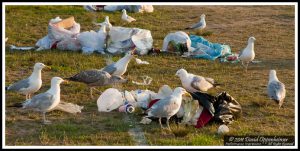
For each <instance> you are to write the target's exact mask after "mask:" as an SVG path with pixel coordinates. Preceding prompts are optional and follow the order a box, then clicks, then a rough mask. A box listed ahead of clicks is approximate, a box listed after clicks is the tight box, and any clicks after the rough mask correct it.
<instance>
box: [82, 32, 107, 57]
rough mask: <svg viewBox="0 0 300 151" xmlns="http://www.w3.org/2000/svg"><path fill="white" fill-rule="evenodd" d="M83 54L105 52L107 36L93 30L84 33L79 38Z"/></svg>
mask: <svg viewBox="0 0 300 151" xmlns="http://www.w3.org/2000/svg"><path fill="white" fill-rule="evenodd" d="M77 38H78V40H79V42H80V44H81V46H82V47H83V48H82V51H83V53H88V54H89V53H93V52H94V51H97V52H100V53H101V52H104V48H105V39H106V35H105V34H104V33H103V32H95V31H93V30H91V31H86V32H82V33H80V34H79V35H78V36H77Z"/></svg>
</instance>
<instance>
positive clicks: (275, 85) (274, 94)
mask: <svg viewBox="0 0 300 151" xmlns="http://www.w3.org/2000/svg"><path fill="white" fill-rule="evenodd" d="M267 89H268V95H269V97H270V98H271V99H272V100H274V101H276V102H277V103H278V104H279V108H280V107H281V106H282V103H283V101H284V98H285V94H286V90H285V85H284V84H283V83H282V82H280V81H279V80H278V78H277V76H276V71H275V70H270V75H269V83H268V87H267Z"/></svg>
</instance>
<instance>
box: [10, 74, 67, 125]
mask: <svg viewBox="0 0 300 151" xmlns="http://www.w3.org/2000/svg"><path fill="white" fill-rule="evenodd" d="M63 81H65V80H63V79H62V78H60V77H53V78H52V79H51V87H50V89H49V90H48V91H46V92H45V93H40V94H38V95H35V96H33V97H32V98H31V99H27V100H26V101H24V102H23V103H16V104H14V105H13V106H9V107H22V108H23V109H33V110H34V111H37V112H41V113H42V114H43V123H44V124H50V123H51V122H50V121H48V120H46V115H45V114H46V112H49V111H51V110H53V109H54V108H55V107H56V106H57V105H58V104H59V103H60V83H61V82H63Z"/></svg>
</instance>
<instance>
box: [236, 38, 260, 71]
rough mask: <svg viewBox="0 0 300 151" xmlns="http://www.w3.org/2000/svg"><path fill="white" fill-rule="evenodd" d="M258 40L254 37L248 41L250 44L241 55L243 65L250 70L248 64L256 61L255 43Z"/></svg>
mask: <svg viewBox="0 0 300 151" xmlns="http://www.w3.org/2000/svg"><path fill="white" fill-rule="evenodd" d="M255 40H256V39H255V38H254V37H250V38H249V39H248V44H247V46H246V48H244V50H242V51H241V52H240V54H239V57H238V58H239V60H241V61H242V65H243V66H244V67H245V68H246V71H247V68H248V64H249V63H250V62H251V61H252V60H254V57H255V53H254V41H255ZM244 63H246V66H245V65H244Z"/></svg>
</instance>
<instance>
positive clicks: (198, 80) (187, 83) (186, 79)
mask: <svg viewBox="0 0 300 151" xmlns="http://www.w3.org/2000/svg"><path fill="white" fill-rule="evenodd" d="M175 75H176V76H178V77H179V78H180V80H181V84H182V86H183V87H184V88H185V89H186V90H187V91H188V92H199V91H202V92H205V91H207V90H208V89H210V88H213V87H216V86H218V85H220V84H217V83H215V80H214V79H212V78H206V77H202V76H198V75H194V74H192V73H188V72H187V71H186V70H185V69H179V70H178V71H177V72H176V74H175Z"/></svg>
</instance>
